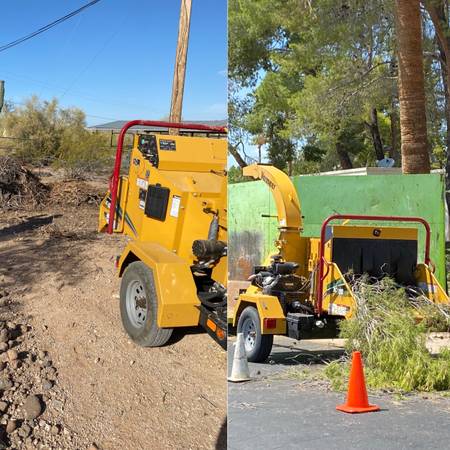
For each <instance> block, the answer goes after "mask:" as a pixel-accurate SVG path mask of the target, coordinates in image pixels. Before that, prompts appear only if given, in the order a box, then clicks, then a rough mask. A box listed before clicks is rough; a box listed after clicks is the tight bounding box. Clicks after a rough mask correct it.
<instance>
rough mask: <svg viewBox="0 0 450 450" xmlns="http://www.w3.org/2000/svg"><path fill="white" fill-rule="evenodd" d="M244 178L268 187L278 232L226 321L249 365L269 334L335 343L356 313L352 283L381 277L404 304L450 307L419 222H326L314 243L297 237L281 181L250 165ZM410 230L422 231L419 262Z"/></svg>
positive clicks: (295, 216) (292, 206)
mask: <svg viewBox="0 0 450 450" xmlns="http://www.w3.org/2000/svg"><path fill="white" fill-rule="evenodd" d="M244 174H247V175H250V176H253V177H254V178H260V179H262V180H263V181H265V182H266V184H267V185H268V186H269V189H270V190H271V191H272V193H273V196H274V199H275V204H276V207H277V215H278V224H279V231H280V236H279V239H278V240H277V241H276V244H277V247H278V250H279V252H278V254H274V255H269V258H268V259H266V261H265V263H264V265H261V266H255V267H254V273H253V274H252V275H251V276H250V278H249V281H250V282H251V285H250V287H249V288H248V289H247V290H246V291H245V292H243V291H241V294H240V295H239V297H238V298H237V301H236V304H235V306H234V310H233V312H232V315H231V321H232V325H233V326H235V327H237V331H238V332H243V333H244V340H245V342H246V351H247V354H248V357H249V360H251V361H255V362H257V361H263V360H264V359H265V358H266V357H267V356H268V355H269V353H270V351H271V348H272V342H273V336H274V335H276V334H285V335H288V336H289V337H292V338H295V339H304V338H309V337H317V338H320V337H334V336H336V335H337V331H338V326H337V325H338V322H339V321H340V320H342V319H348V318H350V317H351V316H352V315H353V314H354V312H355V310H356V307H357V306H356V305H357V302H356V297H355V292H354V291H353V290H352V289H353V286H354V285H355V284H356V282H357V281H360V280H367V282H369V283H371V282H376V281H377V280H380V279H382V278H385V277H389V278H392V279H393V280H394V281H395V282H396V283H397V285H399V286H401V287H404V288H405V292H406V294H407V295H409V296H410V298H411V299H412V298H413V297H414V296H419V295H423V296H425V297H426V298H428V299H429V300H430V301H432V302H435V303H449V302H450V301H449V297H448V296H447V294H446V292H445V290H444V289H443V288H442V286H440V285H439V282H438V280H437V279H436V277H435V276H434V274H433V270H432V269H433V265H432V263H431V261H430V241H431V230H430V226H429V224H428V222H426V221H425V220H424V219H423V218H420V217H397V216H367V215H365V216H363V215H333V216H330V217H328V218H327V219H326V220H325V221H324V222H323V224H322V226H321V232H320V236H319V237H314V238H309V237H304V236H302V235H301V233H302V230H301V224H302V215H301V209H300V201H299V199H298V198H297V193H296V190H295V187H294V185H293V184H292V182H291V181H290V179H289V177H288V176H287V175H286V174H284V173H283V172H281V171H279V170H278V169H276V168H275V167H271V166H266V165H252V166H250V167H248V168H246V169H245V170H244ZM338 221H339V222H338ZM418 227H422V228H423V229H424V230H425V239H424V254H423V255H419V244H418V243H419V238H418V236H419V234H418ZM248 330H253V331H252V333H250V332H248V333H247V331H248ZM246 333H247V334H246Z"/></svg>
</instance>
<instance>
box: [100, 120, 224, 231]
mask: <svg viewBox="0 0 450 450" xmlns="http://www.w3.org/2000/svg"><path fill="white" fill-rule="evenodd" d="M137 125H142V126H146V127H161V128H169V129H170V128H175V129H178V130H180V129H183V130H196V131H206V132H212V133H219V134H226V133H227V129H226V128H225V127H211V126H208V125H201V124H194V123H175V122H160V121H155V120H131V121H130V122H127V123H126V124H125V125H124V126H123V127H122V129H121V130H120V134H119V138H118V141H117V150H116V160H115V163H114V171H113V174H112V176H111V181H110V186H109V190H110V191H111V205H110V208H109V222H108V228H107V233H108V234H112V233H113V228H114V217H115V215H116V203H117V190H118V187H119V178H120V167H121V165H122V152H123V142H124V139H125V134H126V132H127V131H128V130H129V129H130V128H132V127H135V126H137Z"/></svg>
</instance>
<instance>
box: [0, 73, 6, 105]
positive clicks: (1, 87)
mask: <svg viewBox="0 0 450 450" xmlns="http://www.w3.org/2000/svg"><path fill="white" fill-rule="evenodd" d="M4 104H5V82H4V81H3V80H0V113H1V112H2V109H3V105H4Z"/></svg>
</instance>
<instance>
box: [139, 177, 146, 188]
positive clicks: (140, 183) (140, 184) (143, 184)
mask: <svg viewBox="0 0 450 450" xmlns="http://www.w3.org/2000/svg"><path fill="white" fill-rule="evenodd" d="M136 184H137V186H138V187H140V188H141V189H147V188H148V181H147V180H144V179H143V178H137V179H136Z"/></svg>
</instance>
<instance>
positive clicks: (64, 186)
mask: <svg viewBox="0 0 450 450" xmlns="http://www.w3.org/2000/svg"><path fill="white" fill-rule="evenodd" d="M103 194H104V193H100V192H95V191H94V190H93V188H92V187H91V186H90V185H89V184H87V183H85V182H84V181H78V180H67V181H62V182H58V183H55V184H53V186H52V189H51V192H50V197H49V202H50V203H51V204H54V205H60V206H81V205H95V206H98V205H100V203H101V201H102V199H103Z"/></svg>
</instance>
